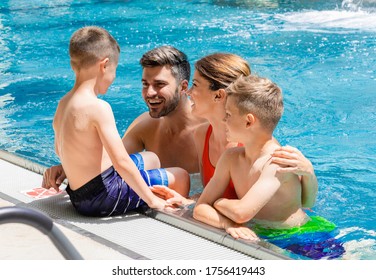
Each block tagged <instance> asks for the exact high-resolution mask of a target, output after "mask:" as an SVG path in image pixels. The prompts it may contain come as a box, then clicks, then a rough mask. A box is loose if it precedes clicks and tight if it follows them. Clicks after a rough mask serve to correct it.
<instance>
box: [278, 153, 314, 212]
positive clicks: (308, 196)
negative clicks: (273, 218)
mask: <svg viewBox="0 0 376 280" xmlns="http://www.w3.org/2000/svg"><path fill="white" fill-rule="evenodd" d="M272 157H273V158H272V162H273V163H277V164H280V165H283V166H285V167H280V168H279V169H278V172H280V173H287V172H291V173H294V174H297V175H299V176H300V177H301V183H302V206H303V207H306V208H310V207H313V205H314V204H315V201H316V197H317V191H318V183H317V178H316V175H315V171H314V169H313V166H312V163H311V161H309V160H308V159H307V158H306V157H305V156H304V155H303V154H302V153H301V152H300V151H299V150H298V149H297V148H294V147H291V146H284V147H280V148H279V149H276V150H275V151H274V153H273V154H272Z"/></svg>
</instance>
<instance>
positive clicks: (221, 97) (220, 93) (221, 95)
mask: <svg viewBox="0 0 376 280" xmlns="http://www.w3.org/2000/svg"><path fill="white" fill-rule="evenodd" d="M226 96H227V94H226V91H225V90H224V89H223V88H221V89H219V90H217V91H216V92H215V93H214V101H215V102H219V101H226Z"/></svg>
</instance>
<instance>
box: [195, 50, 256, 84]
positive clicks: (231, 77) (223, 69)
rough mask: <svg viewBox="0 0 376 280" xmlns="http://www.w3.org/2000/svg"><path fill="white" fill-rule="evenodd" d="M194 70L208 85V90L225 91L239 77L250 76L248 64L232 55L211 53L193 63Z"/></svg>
mask: <svg viewBox="0 0 376 280" xmlns="http://www.w3.org/2000/svg"><path fill="white" fill-rule="evenodd" d="M195 69H196V71H197V72H199V73H200V75H201V76H202V77H203V78H204V79H205V80H207V81H208V82H209V83H210V86H209V89H210V90H213V91H215V90H219V89H225V88H226V87H227V86H229V85H230V84H231V83H232V82H233V81H235V80H236V79H237V78H238V77H239V76H241V75H244V76H248V75H250V74H251V67H250V66H249V64H248V62H247V61H246V60H244V59H243V58H241V57H240V56H238V55H236V54H232V53H213V54H210V55H207V56H205V57H203V58H201V59H200V60H198V61H197V62H196V63H195Z"/></svg>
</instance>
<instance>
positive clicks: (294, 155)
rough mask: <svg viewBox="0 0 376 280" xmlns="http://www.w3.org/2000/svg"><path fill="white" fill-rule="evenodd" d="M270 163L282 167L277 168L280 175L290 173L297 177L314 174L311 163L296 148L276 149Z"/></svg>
mask: <svg viewBox="0 0 376 280" xmlns="http://www.w3.org/2000/svg"><path fill="white" fill-rule="evenodd" d="M272 162H273V163H276V164H280V165H282V166H284V167H280V168H278V172H280V173H288V172H292V173H294V174H296V175H299V176H307V175H313V174H314V170H313V166H312V163H311V162H310V161H309V160H308V159H307V158H306V157H305V156H304V155H303V154H302V153H301V152H300V151H299V150H298V149H297V148H294V147H291V146H284V147H280V148H278V149H276V150H275V151H274V153H273V154H272Z"/></svg>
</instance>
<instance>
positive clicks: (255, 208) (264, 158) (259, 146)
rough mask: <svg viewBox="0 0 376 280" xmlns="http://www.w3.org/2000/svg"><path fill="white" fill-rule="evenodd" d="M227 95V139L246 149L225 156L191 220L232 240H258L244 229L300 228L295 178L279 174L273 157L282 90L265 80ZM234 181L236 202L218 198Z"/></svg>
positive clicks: (244, 83)
mask: <svg viewBox="0 0 376 280" xmlns="http://www.w3.org/2000/svg"><path fill="white" fill-rule="evenodd" d="M226 92H227V94H228V98H227V101H226V117H225V123H226V133H227V138H228V140H229V141H234V142H240V143H243V144H244V147H235V148H230V149H228V150H226V151H225V152H224V153H223V154H222V156H221V158H220V159H219V161H218V164H217V168H216V170H215V173H214V176H213V177H212V179H211V180H210V182H209V183H208V185H207V186H206V188H205V189H204V191H203V193H202V195H201V196H200V198H199V200H198V202H197V203H196V206H195V208H194V213H193V215H194V218H195V219H197V220H200V221H202V222H205V223H207V224H210V225H212V226H215V227H218V228H224V229H225V230H226V231H227V232H228V233H229V234H231V235H232V236H233V237H234V238H244V239H257V237H256V234H255V233H254V232H253V231H252V230H251V229H249V228H248V227H246V226H244V225H243V224H244V223H246V222H248V221H249V220H251V219H252V221H254V222H256V223H261V224H263V225H266V226H269V227H273V228H289V227H295V226H301V225H304V224H305V223H306V222H307V221H308V220H309V218H308V216H307V215H306V213H305V212H304V211H303V210H302V209H301V206H302V205H301V191H302V188H301V183H300V180H299V177H298V175H297V174H294V173H281V172H278V168H279V167H280V166H279V165H278V164H276V163H272V161H271V157H272V156H271V155H272V154H273V152H274V150H276V149H277V148H279V145H278V143H277V142H276V141H274V140H273V130H274V129H275V127H276V126H277V124H278V121H279V119H280V118H281V115H282V112H283V101H282V93H281V90H280V88H279V87H278V86H277V85H275V84H274V83H272V82H271V81H270V80H268V79H265V78H259V77H256V76H246V77H244V76H242V77H240V78H238V79H237V80H236V81H235V82H234V83H233V84H231V85H230V86H229V87H228V88H227V89H226ZM230 179H232V181H233V183H234V186H235V191H236V194H237V196H238V199H226V198H221V193H222V192H223V190H224V189H225V188H226V186H227V185H228V182H229V181H230Z"/></svg>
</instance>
